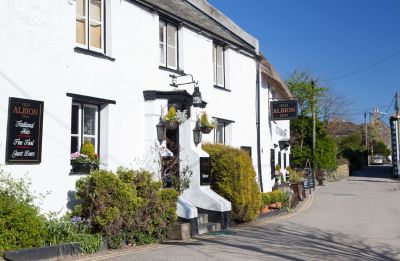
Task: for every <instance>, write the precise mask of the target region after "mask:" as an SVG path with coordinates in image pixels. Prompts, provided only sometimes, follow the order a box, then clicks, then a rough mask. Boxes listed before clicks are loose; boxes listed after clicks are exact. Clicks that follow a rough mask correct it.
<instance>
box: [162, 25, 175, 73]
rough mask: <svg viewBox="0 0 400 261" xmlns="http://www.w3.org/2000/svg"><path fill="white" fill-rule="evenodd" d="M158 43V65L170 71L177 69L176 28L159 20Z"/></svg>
mask: <svg viewBox="0 0 400 261" xmlns="http://www.w3.org/2000/svg"><path fill="white" fill-rule="evenodd" d="M159 41H160V43H159V46H160V65H161V66H164V67H167V68H171V69H176V70H177V69H179V63H178V27H177V26H176V25H173V24H170V23H168V22H166V21H164V20H160V25H159Z"/></svg>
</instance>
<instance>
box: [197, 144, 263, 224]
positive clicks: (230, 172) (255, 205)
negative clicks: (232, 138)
mask: <svg viewBox="0 0 400 261" xmlns="http://www.w3.org/2000/svg"><path fill="white" fill-rule="evenodd" d="M203 149H204V150H205V151H206V152H207V153H208V154H209V155H210V157H211V162H212V164H211V188H212V189H213V190H214V191H215V192H217V193H218V194H219V195H221V196H222V197H224V198H225V199H227V200H229V201H230V202H231V203H232V220H233V221H235V222H239V223H240V222H248V221H251V220H254V219H255V218H257V216H258V214H259V210H260V205H261V196H260V191H259V188H258V185H257V182H256V173H255V171H254V168H253V165H252V161H251V158H250V157H249V155H248V153H246V152H244V151H243V150H239V149H235V148H232V147H229V146H225V145H220V144H204V145H203Z"/></svg>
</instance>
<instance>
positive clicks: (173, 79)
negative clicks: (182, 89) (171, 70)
mask: <svg viewBox="0 0 400 261" xmlns="http://www.w3.org/2000/svg"><path fill="white" fill-rule="evenodd" d="M169 77H171V80H172V83H171V86H173V87H178V84H177V83H178V80H177V78H178V77H176V75H173V74H171V75H170V76H169Z"/></svg>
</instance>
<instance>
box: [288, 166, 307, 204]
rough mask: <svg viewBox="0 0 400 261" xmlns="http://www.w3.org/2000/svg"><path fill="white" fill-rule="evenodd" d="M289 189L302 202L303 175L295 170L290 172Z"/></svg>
mask: <svg viewBox="0 0 400 261" xmlns="http://www.w3.org/2000/svg"><path fill="white" fill-rule="evenodd" d="M289 181H290V187H291V189H292V190H293V192H294V193H295V194H297V198H298V200H300V201H301V200H303V194H304V193H303V190H304V183H303V174H302V173H301V172H299V171H296V170H291V172H290V179H289Z"/></svg>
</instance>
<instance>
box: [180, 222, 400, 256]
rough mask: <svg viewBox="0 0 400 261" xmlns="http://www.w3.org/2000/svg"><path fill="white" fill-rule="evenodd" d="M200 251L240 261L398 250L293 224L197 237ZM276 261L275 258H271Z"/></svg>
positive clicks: (389, 253) (388, 253) (385, 253)
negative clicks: (232, 257) (221, 254)
mask: <svg viewBox="0 0 400 261" xmlns="http://www.w3.org/2000/svg"><path fill="white" fill-rule="evenodd" d="M197 240H198V241H195V242H188V243H185V242H182V243H181V244H180V245H187V246H190V245H199V246H200V245H201V246H202V247H201V250H202V251H201V252H203V251H205V252H207V251H210V252H215V249H218V251H221V252H223V253H224V255H226V256H234V257H235V258H238V259H240V260H241V258H243V260H246V259H247V260H263V259H264V260H270V258H271V257H273V258H278V259H284V260H322V259H325V260H326V259H328V260H386V261H388V260H397V259H395V257H396V254H399V253H400V249H392V248H391V247H390V246H388V245H383V244H379V245H378V244H375V245H373V246H372V245H370V244H368V242H364V241H362V240H355V239H352V238H350V237H349V236H347V235H345V234H342V233H334V232H327V231H323V230H320V229H316V228H312V227H307V226H303V225H299V224H294V223H285V224H284V225H282V224H269V225H268V227H260V226H249V227H248V228H246V229H244V230H240V231H237V232H236V233H235V234H230V235H221V236H213V237H207V236H206V237H198V238H197ZM174 245H176V243H174ZM274 260H275V259H274Z"/></svg>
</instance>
